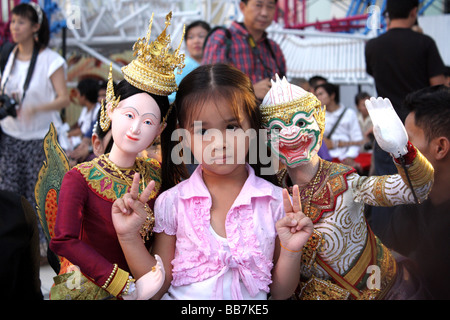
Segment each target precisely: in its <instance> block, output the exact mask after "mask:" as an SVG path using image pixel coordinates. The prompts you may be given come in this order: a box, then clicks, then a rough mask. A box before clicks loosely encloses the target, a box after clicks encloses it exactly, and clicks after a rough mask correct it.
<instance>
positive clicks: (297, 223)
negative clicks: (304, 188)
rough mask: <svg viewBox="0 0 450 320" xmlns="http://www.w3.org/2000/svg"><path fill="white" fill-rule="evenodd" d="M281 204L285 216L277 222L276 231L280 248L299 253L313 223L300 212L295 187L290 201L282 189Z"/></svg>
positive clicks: (297, 192) (297, 191)
mask: <svg viewBox="0 0 450 320" xmlns="http://www.w3.org/2000/svg"><path fill="white" fill-rule="evenodd" d="M283 204H284V211H285V212H286V216H285V217H283V218H282V219H280V220H278V221H277V223H276V229H277V232H278V238H279V239H280V243H281V246H282V247H283V248H284V249H286V250H288V251H292V252H300V251H301V250H302V248H303V246H304V245H305V244H306V242H307V241H308V239H309V237H310V236H311V234H312V232H313V228H314V227H313V223H312V221H311V219H310V218H308V217H307V216H306V215H305V214H304V213H303V211H302V204H301V201H300V192H299V190H298V186H297V185H295V186H294V187H293V191H292V201H291V198H290V196H289V193H288V192H287V190H286V189H283Z"/></svg>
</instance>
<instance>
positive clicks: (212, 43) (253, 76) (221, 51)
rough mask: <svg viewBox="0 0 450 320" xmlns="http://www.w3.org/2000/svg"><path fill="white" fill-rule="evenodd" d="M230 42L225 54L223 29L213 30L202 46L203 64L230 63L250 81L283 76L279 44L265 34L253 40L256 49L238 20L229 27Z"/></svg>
mask: <svg viewBox="0 0 450 320" xmlns="http://www.w3.org/2000/svg"><path fill="white" fill-rule="evenodd" d="M228 30H229V31H230V34H231V45H230V47H229V53H228V57H227V45H226V40H227V36H226V32H225V31H224V30H223V29H219V30H217V31H215V32H214V33H213V34H212V35H211V36H210V38H209V39H208V40H207V41H208V42H207V43H206V45H205V50H204V53H203V60H202V64H210V63H218V62H222V63H231V64H232V65H233V66H235V67H236V68H238V69H239V70H241V71H242V72H244V73H245V74H247V75H248V76H249V77H250V80H251V81H252V83H256V82H258V81H261V80H263V79H265V78H274V77H275V74H276V73H278V75H279V76H280V77H282V76H284V75H286V61H285V58H284V55H283V52H282V51H281V49H280V47H279V46H278V44H277V43H276V42H274V41H273V40H271V39H269V38H268V37H267V33H264V35H263V36H262V38H261V39H259V40H258V41H257V42H256V52H255V51H254V50H252V48H251V47H250V44H249V36H250V34H249V33H248V31H247V30H246V29H245V27H244V25H243V24H241V23H237V22H233V23H232V24H231V26H230V28H229V29H228Z"/></svg>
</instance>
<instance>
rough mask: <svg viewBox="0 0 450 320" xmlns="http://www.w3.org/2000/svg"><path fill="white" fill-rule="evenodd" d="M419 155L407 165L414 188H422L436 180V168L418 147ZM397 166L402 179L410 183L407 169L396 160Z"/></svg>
mask: <svg viewBox="0 0 450 320" xmlns="http://www.w3.org/2000/svg"><path fill="white" fill-rule="evenodd" d="M416 152H417V155H416V157H415V158H414V160H413V162H412V163H411V164H410V165H409V166H407V169H408V175H409V178H410V179H411V184H412V186H413V188H414V189H416V188H420V187H422V186H424V185H426V184H428V183H430V182H431V183H433V181H434V168H433V166H432V165H431V163H430V162H429V161H428V160H427V158H425V157H424V155H423V154H422V153H421V152H420V151H419V150H418V149H417V148H416ZM394 163H395V165H396V166H397V170H398V173H399V174H400V176H401V177H402V180H403V181H404V182H405V183H406V184H407V185H409V183H408V179H407V177H406V173H405V170H404V169H403V167H402V166H401V165H400V164H398V163H397V162H395V161H394Z"/></svg>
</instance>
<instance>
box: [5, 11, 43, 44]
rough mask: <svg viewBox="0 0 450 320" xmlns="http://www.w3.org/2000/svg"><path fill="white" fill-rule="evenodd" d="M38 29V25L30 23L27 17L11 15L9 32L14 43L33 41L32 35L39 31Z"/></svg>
mask: <svg viewBox="0 0 450 320" xmlns="http://www.w3.org/2000/svg"><path fill="white" fill-rule="evenodd" d="M39 27H40V26H39V24H34V23H32V22H31V20H30V19H28V18H27V17H24V16H19V15H15V14H13V15H12V16H11V24H10V25H9V30H10V31H11V35H12V39H13V41H14V42H15V43H23V42H25V41H28V40H29V39H33V35H34V33H36V32H37V31H38V30H39Z"/></svg>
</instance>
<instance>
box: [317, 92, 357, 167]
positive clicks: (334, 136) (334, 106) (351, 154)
mask: <svg viewBox="0 0 450 320" xmlns="http://www.w3.org/2000/svg"><path fill="white" fill-rule="evenodd" d="M315 95H316V96H317V98H318V99H319V100H320V102H321V103H322V105H325V106H326V114H325V131H324V137H323V140H324V143H326V145H327V147H328V151H329V153H330V155H331V157H332V158H333V161H336V162H341V163H344V164H347V165H350V166H352V167H355V168H356V169H358V168H359V164H358V163H357V162H355V158H356V157H358V155H359V152H360V146H361V144H363V135H362V132H361V127H360V126H359V122H358V117H357V114H356V112H355V110H353V109H351V108H346V107H344V106H342V105H341V104H340V103H339V89H338V87H337V86H335V85H334V84H331V83H323V84H320V85H318V86H316V88H315Z"/></svg>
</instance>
